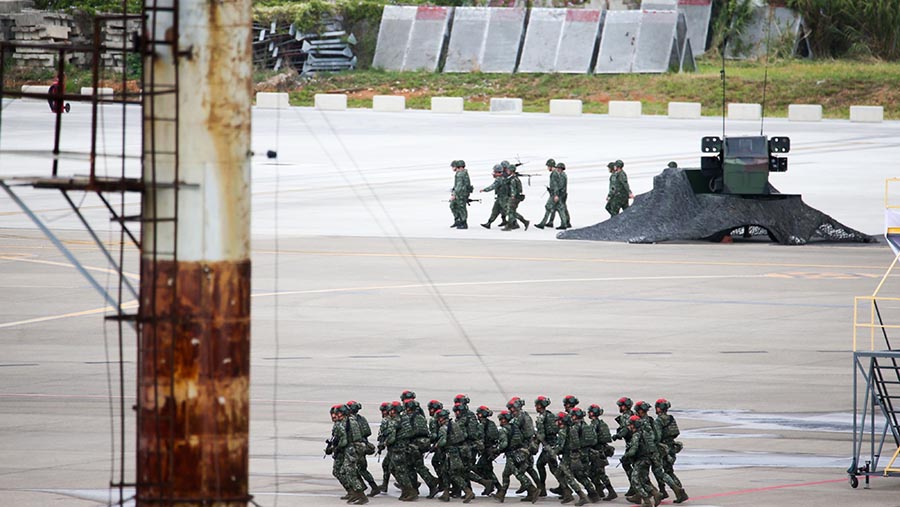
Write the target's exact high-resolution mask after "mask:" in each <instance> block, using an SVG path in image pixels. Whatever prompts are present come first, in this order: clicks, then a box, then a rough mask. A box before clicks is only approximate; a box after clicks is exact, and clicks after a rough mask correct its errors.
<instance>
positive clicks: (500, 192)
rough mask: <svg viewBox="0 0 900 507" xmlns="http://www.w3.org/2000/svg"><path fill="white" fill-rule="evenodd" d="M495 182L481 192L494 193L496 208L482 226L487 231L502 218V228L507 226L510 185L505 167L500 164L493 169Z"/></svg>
mask: <svg viewBox="0 0 900 507" xmlns="http://www.w3.org/2000/svg"><path fill="white" fill-rule="evenodd" d="M493 175H494V182H493V183H491V184H490V185H489V186H487V187H485V188H482V189H481V190H479V192H491V191H493V192H494V207H493V208H491V216H490V217H489V218H488V221H487V222H486V223H483V224H481V226H482V227H484V228H485V229H490V228H491V224H492V223H494V220H496V219H497V217H498V216H499V217H500V227H503V226H505V225H506V202H507V201H508V200H509V185H508V184H507V181H506V177H505V176H504V175H503V167H501V166H500V164H497V165H495V166H494V169H493Z"/></svg>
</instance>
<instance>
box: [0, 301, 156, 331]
mask: <svg viewBox="0 0 900 507" xmlns="http://www.w3.org/2000/svg"><path fill="white" fill-rule="evenodd" d="M137 303H138V302H137V301H136V300H132V301H128V302H127V303H123V304H122V308H123V309H128V308H137ZM114 311H116V308H115V307H114V306H104V307H103V308H94V309H93V310H83V311H80V312H72V313H63V314H60V315H49V316H47V317H36V318H34V319H27V320H19V321H16V322H6V323H4V324H0V329H3V328H8V327H15V326H21V325H24V324H35V323H38V322H47V321H51V320H60V319H68V318H71V317H83V316H85V315H96V314H98V313H106V312H114Z"/></svg>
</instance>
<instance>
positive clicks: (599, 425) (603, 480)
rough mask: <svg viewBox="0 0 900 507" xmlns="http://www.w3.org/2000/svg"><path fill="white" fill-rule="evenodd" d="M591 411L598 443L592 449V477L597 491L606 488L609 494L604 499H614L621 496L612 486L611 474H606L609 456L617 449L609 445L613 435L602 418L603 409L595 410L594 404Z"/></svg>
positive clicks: (599, 492)
mask: <svg viewBox="0 0 900 507" xmlns="http://www.w3.org/2000/svg"><path fill="white" fill-rule="evenodd" d="M589 413H590V414H591V427H592V428H593V429H594V433H596V434H597V443H596V444H595V445H594V447H593V448H592V449H591V450H590V456H591V479H592V480H593V482H594V485H595V486H596V487H597V493H598V494H601V493H602V492H603V490H604V489H606V490H607V495H606V498H604V500H612V499H614V498H616V497H617V496H619V495H618V494H616V490H615V489H614V488H613V487H612V483H611V482H610V480H609V476H608V475H606V467H607V466H608V465H609V459H608V458H609V457H610V456H612V455H613V452H614V451H615V449H613V447H612V446H611V445H609V444H610V442H612V436H611V435H610V433H609V426H608V425H607V424H606V422H605V421H604V420H603V419H600V415H602V414H603V410H602V409H600V408H599V407H597V410H596V411H595V410H594V406H593V405H592V406H591V409H590V410H589Z"/></svg>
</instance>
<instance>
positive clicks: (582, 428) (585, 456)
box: [569, 407, 600, 502]
mask: <svg viewBox="0 0 900 507" xmlns="http://www.w3.org/2000/svg"><path fill="white" fill-rule="evenodd" d="M584 415H585V414H584V410H582V409H580V408H577V407H576V408H574V409H572V412H571V414H570V416H571V417H572V426H571V428H570V429H569V431H570V432H572V433H574V434H575V435H577V436H578V444H579V446H580V447H578V448H577V450H576V449H574V448H573V449H572V475H574V476H575V479H576V480H577V481H578V482H580V483H581V484H582V486H584V489H586V490H587V493H588V497H589V498H590V499H591V501H592V502H598V501H600V495H599V494H598V493H597V488H596V487H595V486H594V482H593V477H592V476H591V454H590V452H591V449H593V448H594V446H595V445H597V433H595V432H594V427H593V426H591V425H590V424H589V423H587V422H585V421H584ZM576 453H577V456H576ZM576 457H577V458H578V459H576Z"/></svg>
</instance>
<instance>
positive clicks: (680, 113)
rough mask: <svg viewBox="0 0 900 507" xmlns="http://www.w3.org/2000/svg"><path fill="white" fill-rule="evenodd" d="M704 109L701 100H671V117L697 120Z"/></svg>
mask: <svg viewBox="0 0 900 507" xmlns="http://www.w3.org/2000/svg"><path fill="white" fill-rule="evenodd" d="M702 109H703V105H702V104H700V103H699V102H669V118H675V119H678V120H695V119H698V118H700V113H701V111H702Z"/></svg>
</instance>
